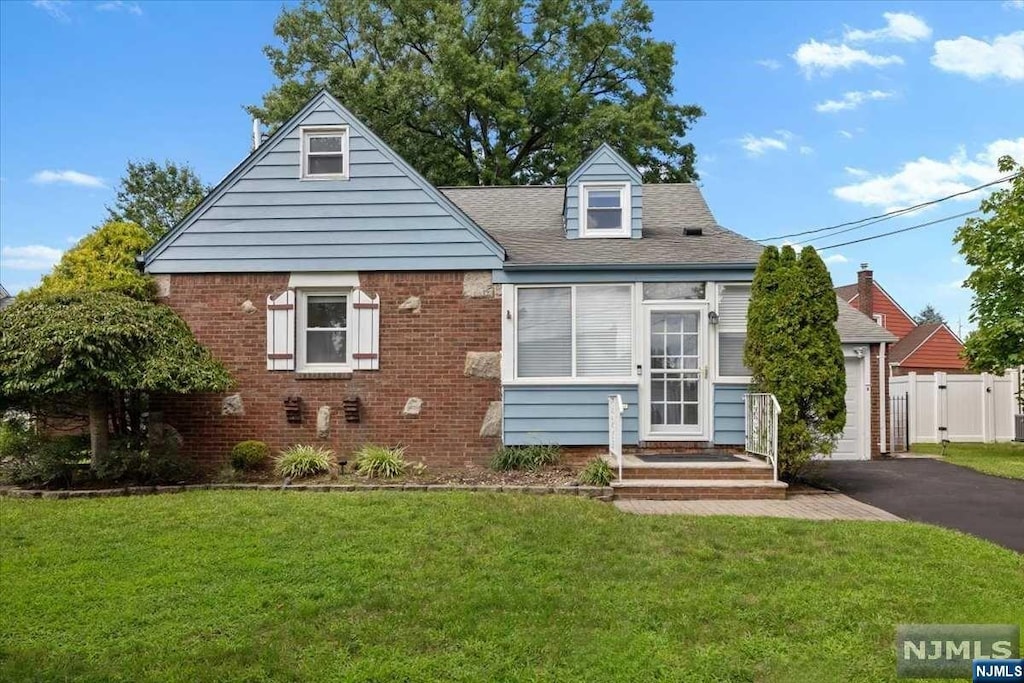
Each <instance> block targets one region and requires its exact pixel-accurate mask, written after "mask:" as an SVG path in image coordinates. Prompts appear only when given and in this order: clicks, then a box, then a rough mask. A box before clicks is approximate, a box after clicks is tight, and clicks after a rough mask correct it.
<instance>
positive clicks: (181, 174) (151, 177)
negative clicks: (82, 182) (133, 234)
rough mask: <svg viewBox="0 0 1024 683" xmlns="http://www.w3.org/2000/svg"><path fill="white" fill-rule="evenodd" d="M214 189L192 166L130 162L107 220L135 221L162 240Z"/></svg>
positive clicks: (154, 237)
mask: <svg viewBox="0 0 1024 683" xmlns="http://www.w3.org/2000/svg"><path fill="white" fill-rule="evenodd" d="M209 191H210V188H209V187H208V186H207V185H205V184H204V183H203V181H202V180H200V178H199V176H198V175H197V174H196V172H195V171H194V170H193V169H192V167H191V166H189V165H188V164H178V163H175V162H173V161H165V162H164V163H162V164H158V163H157V162H155V161H152V160H149V161H129V162H128V168H127V169H126V170H125V173H124V175H123V176H121V181H120V182H119V183H118V186H117V196H116V197H115V199H114V205H113V206H108V207H107V219H108V220H109V221H115V222H132V223H135V224H136V225H139V226H141V227H142V229H143V230H145V231H146V233H147V234H148V235H149V236H150V237H151V238H153V239H154V240H155V239H159V238H160V237H162V236H163V235H164V233H166V232H167V231H168V230H170V229H171V228H173V227H174V226H175V225H176V224H177V223H178V221H180V220H181V219H182V218H184V217H185V216H186V215H188V212H189V211H191V210H192V209H194V208H195V207H196V205H197V204H199V202H200V201H202V199H203V197H205V196H206V193H207V192H209Z"/></svg>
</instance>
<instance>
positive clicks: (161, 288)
mask: <svg viewBox="0 0 1024 683" xmlns="http://www.w3.org/2000/svg"><path fill="white" fill-rule="evenodd" d="M153 281H154V282H155V283H156V298H158V299H166V298H167V297H169V296H170V295H171V276H170V275H155V276H153Z"/></svg>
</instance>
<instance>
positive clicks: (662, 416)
mask: <svg viewBox="0 0 1024 683" xmlns="http://www.w3.org/2000/svg"><path fill="white" fill-rule="evenodd" d="M648 316H649V318H648V321H647V322H648V325H649V327H648V334H647V339H648V343H647V368H646V370H647V371H646V372H645V373H644V375H645V380H646V383H647V387H646V388H647V391H646V392H645V393H646V394H647V396H646V400H645V403H646V405H645V417H646V418H647V419H646V425H647V431H648V438H649V439H650V440H654V441H657V440H659V439H670V440H671V439H673V438H675V439H682V438H691V439H694V438H701V437H702V436H703V435H704V423H703V420H704V413H705V410H704V405H703V403H704V401H705V397H704V395H705V393H706V392H705V386H704V384H705V382H706V379H705V377H704V340H705V330H704V310H703V308H692V309H682V310H681V309H677V308H674V309H671V310H659V309H654V310H649V311H648Z"/></svg>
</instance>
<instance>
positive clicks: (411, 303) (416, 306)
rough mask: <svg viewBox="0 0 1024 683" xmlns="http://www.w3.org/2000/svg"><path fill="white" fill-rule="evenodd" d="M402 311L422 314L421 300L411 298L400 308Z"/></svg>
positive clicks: (414, 297) (415, 297)
mask: <svg viewBox="0 0 1024 683" xmlns="http://www.w3.org/2000/svg"><path fill="white" fill-rule="evenodd" d="M398 310H400V311H412V312H413V313H417V314H418V313H419V312H420V298H419V297H418V296H410V297H409V298H408V299H406V300H405V301H403V302H402V305H401V306H399V307H398Z"/></svg>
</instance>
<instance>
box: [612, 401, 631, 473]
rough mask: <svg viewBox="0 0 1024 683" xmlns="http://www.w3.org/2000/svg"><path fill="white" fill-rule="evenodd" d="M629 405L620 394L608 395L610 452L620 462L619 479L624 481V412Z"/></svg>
mask: <svg viewBox="0 0 1024 683" xmlns="http://www.w3.org/2000/svg"><path fill="white" fill-rule="evenodd" d="M628 407H629V406H627V405H626V404H625V403H623V402H622V396H620V395H619V394H612V395H610V396H609V397H608V452H609V453H610V454H611V456H612V457H613V458H615V461H616V462H617V463H618V466H619V481H622V413H624V412H626V408H628Z"/></svg>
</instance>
